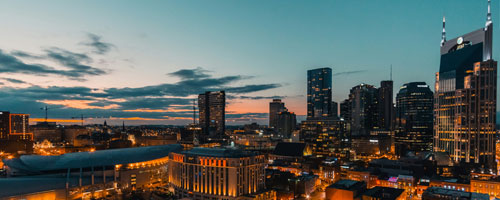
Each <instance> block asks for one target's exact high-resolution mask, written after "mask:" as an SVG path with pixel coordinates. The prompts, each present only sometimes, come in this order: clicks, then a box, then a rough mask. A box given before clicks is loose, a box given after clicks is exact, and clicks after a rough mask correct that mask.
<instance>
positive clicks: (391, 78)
mask: <svg viewBox="0 0 500 200" xmlns="http://www.w3.org/2000/svg"><path fill="white" fill-rule="evenodd" d="M390 77H391V81H392V64H391V73H390Z"/></svg>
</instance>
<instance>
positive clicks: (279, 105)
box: [269, 99, 285, 128]
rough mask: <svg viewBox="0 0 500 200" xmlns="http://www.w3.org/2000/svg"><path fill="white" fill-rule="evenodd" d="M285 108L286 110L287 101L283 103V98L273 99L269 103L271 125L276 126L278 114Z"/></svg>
mask: <svg viewBox="0 0 500 200" xmlns="http://www.w3.org/2000/svg"><path fill="white" fill-rule="evenodd" d="M283 110H285V103H283V102H282V101H281V99H273V101H272V102H270V103H269V127H271V128H276V125H277V121H276V120H277V115H278V113H279V112H281V111H283Z"/></svg>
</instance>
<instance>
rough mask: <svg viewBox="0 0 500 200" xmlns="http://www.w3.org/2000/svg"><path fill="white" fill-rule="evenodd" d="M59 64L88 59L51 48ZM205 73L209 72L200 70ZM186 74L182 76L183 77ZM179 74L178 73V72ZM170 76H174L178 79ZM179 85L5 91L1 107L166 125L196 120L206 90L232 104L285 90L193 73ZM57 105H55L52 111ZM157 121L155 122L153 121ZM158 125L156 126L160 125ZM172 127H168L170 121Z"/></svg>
mask: <svg viewBox="0 0 500 200" xmlns="http://www.w3.org/2000/svg"><path fill="white" fill-rule="evenodd" d="M51 50H52V51H51V52H50V53H54V54H57V55H51V56H52V57H53V59H59V60H61V63H63V62H64V63H65V65H71V64H72V63H80V62H85V61H86V60H87V59H88V58H87V57H85V56H84V55H80V54H72V53H68V52H64V51H63V50H59V49H51ZM196 70H198V72H199V71H206V70H204V69H202V68H197V69H196ZM180 71H182V70H179V71H176V72H180ZM173 73H175V72H173ZM173 73H170V74H173ZM175 74H183V75H182V76H183V77H185V78H181V80H180V81H178V82H175V83H163V84H157V85H150V86H144V87H135V88H132V87H125V88H89V87H84V86H79V87H62V86H50V87H41V86H36V85H32V86H29V87H25V88H17V87H0V105H2V107H3V109H9V110H11V111H13V112H21V113H30V114H32V116H33V118H36V117H38V118H42V117H44V112H42V111H41V110H40V108H41V107H43V106H46V105H47V104H48V105H49V107H53V108H54V109H52V110H50V111H49V117H51V118H54V117H55V118H71V117H77V116H78V115H80V114H83V115H86V116H99V117H106V118H109V117H115V118H136V117H140V118H145V119H159V120H160V121H161V120H163V121H165V119H168V120H170V121H168V122H169V123H170V122H171V120H181V121H182V120H186V119H187V118H191V116H192V103H193V98H197V95H198V94H200V93H203V92H205V91H217V90H226V94H227V98H228V100H231V99H232V97H237V98H240V97H238V96H239V95H243V96H241V99H264V98H276V97H280V96H270V97H264V96H250V95H246V94H249V93H253V92H257V91H263V90H268V89H273V88H277V87H281V85H280V84H273V83H270V84H266V83H264V84H252V85H241V86H233V85H237V84H238V81H241V80H245V79H250V78H251V77H250V76H242V75H232V76H222V77H213V76H211V75H210V76H205V75H200V73H193V75H185V74H186V73H175ZM50 105H52V106H50ZM227 116H228V120H230V121H231V120H232V121H233V122H236V121H238V122H240V121H241V122H243V121H245V120H246V121H248V120H261V119H262V118H265V116H262V114H256V113H250V114H246V115H243V114H241V113H228V115H227ZM151 122H154V121H151ZM155 123H156V122H155ZM165 123H167V122H165Z"/></svg>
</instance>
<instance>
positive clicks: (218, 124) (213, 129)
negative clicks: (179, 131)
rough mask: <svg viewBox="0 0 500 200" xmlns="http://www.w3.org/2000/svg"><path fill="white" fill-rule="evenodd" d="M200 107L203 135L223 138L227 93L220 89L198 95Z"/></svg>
mask: <svg viewBox="0 0 500 200" xmlns="http://www.w3.org/2000/svg"><path fill="white" fill-rule="evenodd" d="M198 108H199V113H200V114H199V115H200V127H201V129H202V131H203V133H204V135H203V136H204V137H210V138H223V137H224V135H225V133H224V131H225V127H226V117H225V113H226V93H225V92H224V91H218V92H205V93H204V94H200V95H198Z"/></svg>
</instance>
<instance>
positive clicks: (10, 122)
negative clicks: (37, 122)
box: [0, 111, 33, 141]
mask: <svg viewBox="0 0 500 200" xmlns="http://www.w3.org/2000/svg"><path fill="white" fill-rule="evenodd" d="M0 139H9V140H30V141H31V140H33V133H32V132H31V131H30V129H29V114H17V113H10V112H5V111H1V112H0Z"/></svg>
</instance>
